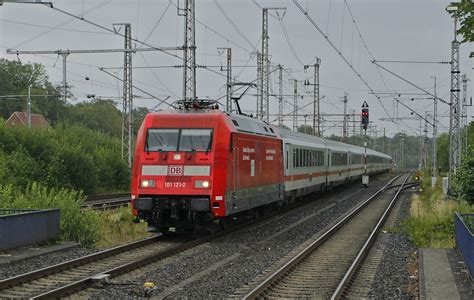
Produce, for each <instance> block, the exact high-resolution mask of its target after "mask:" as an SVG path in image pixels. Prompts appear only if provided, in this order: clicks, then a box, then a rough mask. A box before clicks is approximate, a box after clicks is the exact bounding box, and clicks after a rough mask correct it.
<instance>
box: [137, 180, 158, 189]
mask: <svg viewBox="0 0 474 300" xmlns="http://www.w3.org/2000/svg"><path fill="white" fill-rule="evenodd" d="M140 187H142V188H154V187H155V181H154V180H150V179H142V181H140Z"/></svg>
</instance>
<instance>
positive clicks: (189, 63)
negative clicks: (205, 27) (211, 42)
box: [178, 0, 197, 101]
mask: <svg viewBox="0 0 474 300" xmlns="http://www.w3.org/2000/svg"><path fill="white" fill-rule="evenodd" d="M185 1H186V4H185V8H184V17H185V21H184V56H183V65H184V68H183V99H184V100H186V101H195V100H196V99H197V98H196V43H195V42H196V35H195V30H194V28H195V17H194V16H195V9H194V8H195V5H194V0H185ZM178 9H179V8H178Z"/></svg>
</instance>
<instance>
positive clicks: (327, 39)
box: [293, 0, 390, 117]
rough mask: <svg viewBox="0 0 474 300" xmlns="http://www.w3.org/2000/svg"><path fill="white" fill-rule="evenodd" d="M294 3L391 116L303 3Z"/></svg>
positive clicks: (294, 0)
mask: <svg viewBox="0 0 474 300" xmlns="http://www.w3.org/2000/svg"><path fill="white" fill-rule="evenodd" d="M293 3H294V4H295V5H296V6H297V7H298V8H299V9H300V10H301V12H302V13H303V14H304V15H305V17H306V18H307V19H308V21H309V22H310V23H311V24H312V25H313V26H314V27H315V28H316V29H317V30H318V31H319V33H320V34H321V35H322V36H323V37H324V38H325V39H326V41H327V42H328V43H329V45H330V46H331V47H332V48H333V49H334V50H335V51H336V52H337V53H338V54H339V56H340V57H341V58H342V60H343V61H344V62H345V63H346V64H347V65H348V66H349V68H350V69H351V70H352V71H353V72H354V73H355V74H356V75H357V76H358V77H359V78H360V80H361V81H362V82H363V83H364V84H365V86H366V87H367V88H368V89H369V90H370V91H371V92H372V93H373V94H374V95H375V96H376V98H377V100H378V101H379V103H380V105H381V106H382V108H383V110H384V111H385V113H386V114H387V116H388V117H390V114H389V113H388V111H387V109H386V108H385V106H384V105H383V104H382V101H380V98H379V97H378V96H377V95H376V94H375V92H374V90H373V89H372V87H371V86H370V85H369V83H368V82H367V81H366V80H365V79H364V78H363V77H362V75H361V74H360V73H359V72H358V71H357V70H356V69H355V68H354V66H353V65H352V64H351V63H350V62H349V61H348V60H347V59H346V57H345V56H344V55H342V53H341V51H340V50H339V49H338V48H337V47H336V45H334V43H333V42H332V41H331V40H330V39H329V37H328V36H326V35H325V34H324V33H323V31H322V30H321V28H320V27H319V26H318V24H316V22H315V21H314V20H313V19H312V18H311V17H310V16H309V14H308V13H307V12H306V11H305V10H304V9H303V7H301V5H300V4H299V3H298V1H297V0H293Z"/></svg>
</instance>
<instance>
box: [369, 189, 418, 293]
mask: <svg viewBox="0 0 474 300" xmlns="http://www.w3.org/2000/svg"><path fill="white" fill-rule="evenodd" d="M410 195H411V194H409V193H405V194H404V195H403V196H401V198H400V199H399V200H401V201H402V203H401V206H400V209H399V211H398V215H397V218H396V221H395V224H394V227H393V228H391V229H389V231H388V232H386V233H385V237H384V239H383V243H384V245H383V247H384V253H383V257H382V261H381V262H380V265H379V268H378V271H377V274H376V276H375V280H374V282H373V284H372V289H371V292H370V294H369V296H370V297H371V298H375V299H387V298H388V299H393V298H396V299H406V298H414V297H418V248H417V247H416V246H414V245H413V244H412V243H411V241H410V239H409V237H408V236H407V235H406V234H405V233H404V232H403V230H402V228H401V227H402V222H403V220H404V219H406V218H407V217H408V216H409V215H410V197H409V196H410Z"/></svg>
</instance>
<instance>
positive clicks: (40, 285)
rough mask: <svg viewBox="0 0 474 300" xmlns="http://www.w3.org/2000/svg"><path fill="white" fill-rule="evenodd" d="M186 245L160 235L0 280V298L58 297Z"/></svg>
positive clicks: (186, 244) (156, 258)
mask: <svg viewBox="0 0 474 300" xmlns="http://www.w3.org/2000/svg"><path fill="white" fill-rule="evenodd" d="M186 246H188V247H189V246H190V245H189V243H181V242H177V241H163V239H162V237H161V236H154V237H151V238H147V239H144V240H140V241H137V242H133V243H129V244H126V245H123V246H119V247H115V248H111V249H107V250H104V251H101V252H97V253H94V254H91V255H87V256H84V257H80V258H77V259H74V260H71V261H66V262H64V263H60V264H57V265H54V266H50V267H47V268H43V269H40V270H36V271H33V272H29V273H25V274H21V275H18V276H15V277H11V278H7V279H4V280H1V281H0V297H2V298H8V299H15V298H19V299H25V298H32V299H49V298H53V297H61V296H63V295H66V294H68V293H70V292H72V291H74V290H77V289H80V288H83V287H84V286H88V285H89V284H92V283H93V282H94V281H95V280H96V278H97V275H99V274H109V273H112V272H113V271H115V272H120V271H121V270H123V268H124V266H133V265H138V264H139V263H143V261H145V260H146V259H148V260H149V261H153V260H158V259H160V258H162V257H166V255H168V256H169V255H171V252H170V251H180V250H181V251H182V249H183V247H186ZM121 268H122V269H121Z"/></svg>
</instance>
